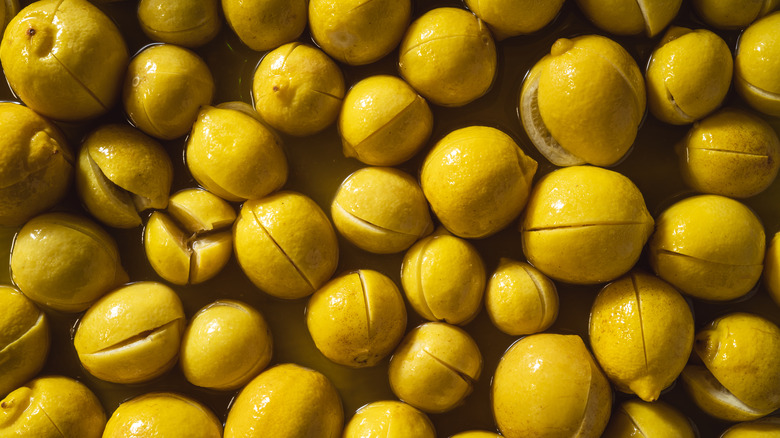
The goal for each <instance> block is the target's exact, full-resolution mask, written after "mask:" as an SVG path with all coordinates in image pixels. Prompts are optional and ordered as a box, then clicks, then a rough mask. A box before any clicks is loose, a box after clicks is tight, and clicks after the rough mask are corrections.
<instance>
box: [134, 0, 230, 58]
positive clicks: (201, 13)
mask: <svg viewBox="0 0 780 438" xmlns="http://www.w3.org/2000/svg"><path fill="white" fill-rule="evenodd" d="M219 3H220V2H219V0H176V1H169V0H141V1H140V2H139V3H138V22H139V23H140V24H141V30H142V31H143V32H144V33H145V34H146V36H148V37H149V38H151V39H153V40H155V41H162V42H164V43H170V44H176V45H179V46H184V47H200V46H202V45H204V44H206V43H208V42H209V41H211V40H212V39H214V37H215V36H217V34H218V33H219V30H220V28H221V27H222V20H221V19H220V16H219V15H220V14H219V10H220V7H219Z"/></svg>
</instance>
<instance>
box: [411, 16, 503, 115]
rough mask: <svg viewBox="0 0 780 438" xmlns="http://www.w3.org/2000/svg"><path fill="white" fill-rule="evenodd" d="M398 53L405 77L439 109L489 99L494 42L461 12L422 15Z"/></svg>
mask: <svg viewBox="0 0 780 438" xmlns="http://www.w3.org/2000/svg"><path fill="white" fill-rule="evenodd" d="M399 52H400V55H399V56H400V57H399V60H398V67H399V69H400V72H401V76H403V78H404V79H405V80H406V81H407V82H408V83H409V84H410V85H411V86H412V87H414V89H415V90H417V91H418V92H419V93H420V94H422V95H423V96H425V98H426V99H428V100H429V101H431V102H433V103H435V104H436V105H441V106H463V105H466V104H467V103H469V102H471V101H473V100H476V99H477V98H479V97H482V96H483V95H484V94H485V93H487V92H488V90H490V86H491V85H492V84H493V79H494V78H495V76H496V65H497V55H496V45H495V42H494V41H493V36H492V35H491V34H490V30H488V28H487V26H485V24H484V23H483V22H482V20H480V19H479V18H477V17H475V16H474V15H473V14H471V13H470V12H468V11H464V10H463V9H458V8H437V9H432V10H430V11H428V12H426V13H425V14H423V15H422V16H421V17H420V18H418V19H417V20H415V21H414V22H413V23H412V24H411V26H409V29H408V30H407V31H406V35H404V38H403V40H402V41H401V47H400V48H399Z"/></svg>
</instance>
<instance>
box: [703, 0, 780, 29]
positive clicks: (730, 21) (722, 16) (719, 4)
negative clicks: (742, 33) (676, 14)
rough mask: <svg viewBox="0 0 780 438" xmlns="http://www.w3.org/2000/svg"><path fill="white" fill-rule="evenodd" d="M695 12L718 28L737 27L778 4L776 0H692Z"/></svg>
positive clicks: (755, 18)
mask: <svg viewBox="0 0 780 438" xmlns="http://www.w3.org/2000/svg"><path fill="white" fill-rule="evenodd" d="M691 3H692V4H693V8H694V10H695V11H696V14H698V15H699V17H701V19H702V20H704V22H705V23H707V24H709V25H710V26H712V27H717V28H718V29H738V28H741V27H745V26H748V25H750V24H751V23H752V22H754V21H755V20H757V19H759V18H761V17H763V16H764V15H766V14H768V13H770V12H772V11H773V10H775V9H777V7H778V6H780V1H778V0H766V1H762V0H730V1H724V0H692V1H691Z"/></svg>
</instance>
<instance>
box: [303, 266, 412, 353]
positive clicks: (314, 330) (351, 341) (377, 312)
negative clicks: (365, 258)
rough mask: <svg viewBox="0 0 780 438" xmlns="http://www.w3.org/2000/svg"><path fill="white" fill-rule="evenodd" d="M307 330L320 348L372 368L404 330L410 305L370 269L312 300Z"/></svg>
mask: <svg viewBox="0 0 780 438" xmlns="http://www.w3.org/2000/svg"><path fill="white" fill-rule="evenodd" d="M306 325H307V327H308V328H309V334H310V335H311V337H312V339H313V340H314V344H315V345H316V346H317V349H318V350H319V351H320V352H321V353H322V354H323V355H324V356H325V357H327V358H328V359H330V360H332V361H333V362H336V363H338V364H341V365H346V366H349V367H353V368H362V367H370V366H374V365H376V364H377V363H379V361H381V360H382V359H384V358H385V357H386V356H387V355H389V354H390V353H391V352H392V351H393V349H394V348H395V347H396V346H397V345H398V343H399V342H400V341H401V338H402V337H403V335H404V331H406V306H405V305H404V299H403V297H402V296H401V292H400V291H399V290H398V287H397V286H396V285H395V283H393V280H391V279H390V278H388V277H387V276H386V275H384V274H382V273H379V272H377V271H372V270H370V269H361V270H358V271H356V272H351V273H349V274H345V275H342V276H340V277H338V278H335V279H333V280H331V281H329V282H328V283H326V284H325V285H324V286H322V287H321V288H320V289H318V290H317V291H316V292H314V294H313V295H312V296H311V298H310V299H309V304H308V306H307V307H306Z"/></svg>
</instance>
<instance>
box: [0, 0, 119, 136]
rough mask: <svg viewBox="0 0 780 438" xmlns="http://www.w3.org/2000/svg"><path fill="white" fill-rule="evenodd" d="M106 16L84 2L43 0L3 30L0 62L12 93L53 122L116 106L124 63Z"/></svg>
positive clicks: (96, 113)
mask: <svg viewBox="0 0 780 438" xmlns="http://www.w3.org/2000/svg"><path fill="white" fill-rule="evenodd" d="M128 57H129V55H128V52H127V46H125V42H124V40H123V39H122V35H121V34H120V33H119V29H117V27H116V25H114V23H113V22H112V21H111V19H110V18H108V16H106V15H105V14H103V13H102V12H101V11H100V10H99V9H98V8H97V7H95V6H93V5H92V4H91V3H89V2H87V1H86V0H64V1H61V0H43V1H39V2H35V3H33V4H31V5H29V6H27V7H26V8H24V9H23V10H22V11H21V12H19V14H18V15H16V16H15V17H14V18H13V20H11V22H10V23H9V24H8V27H6V29H5V34H4V36H3V40H2V42H0V63H2V65H3V71H4V73H5V76H6V79H7V80H8V84H9V85H10V86H11V88H12V89H13V91H14V93H16V95H17V96H19V98H20V99H21V100H22V102H24V103H25V104H26V105H27V106H29V107H30V108H32V109H33V110H35V112H37V113H39V114H41V115H43V116H46V117H51V118H53V119H57V120H65V121H80V120H86V119H90V118H94V117H97V116H99V115H101V114H103V113H105V112H107V111H108V110H109V109H111V107H113V106H114V103H115V102H116V100H117V98H118V97H119V88H120V85H121V83H122V78H123V75H124V73H125V68H126V67H127V61H128Z"/></svg>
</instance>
